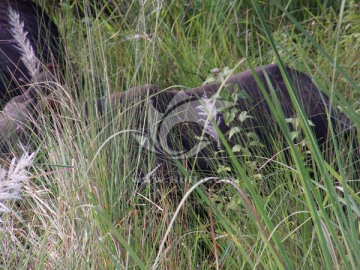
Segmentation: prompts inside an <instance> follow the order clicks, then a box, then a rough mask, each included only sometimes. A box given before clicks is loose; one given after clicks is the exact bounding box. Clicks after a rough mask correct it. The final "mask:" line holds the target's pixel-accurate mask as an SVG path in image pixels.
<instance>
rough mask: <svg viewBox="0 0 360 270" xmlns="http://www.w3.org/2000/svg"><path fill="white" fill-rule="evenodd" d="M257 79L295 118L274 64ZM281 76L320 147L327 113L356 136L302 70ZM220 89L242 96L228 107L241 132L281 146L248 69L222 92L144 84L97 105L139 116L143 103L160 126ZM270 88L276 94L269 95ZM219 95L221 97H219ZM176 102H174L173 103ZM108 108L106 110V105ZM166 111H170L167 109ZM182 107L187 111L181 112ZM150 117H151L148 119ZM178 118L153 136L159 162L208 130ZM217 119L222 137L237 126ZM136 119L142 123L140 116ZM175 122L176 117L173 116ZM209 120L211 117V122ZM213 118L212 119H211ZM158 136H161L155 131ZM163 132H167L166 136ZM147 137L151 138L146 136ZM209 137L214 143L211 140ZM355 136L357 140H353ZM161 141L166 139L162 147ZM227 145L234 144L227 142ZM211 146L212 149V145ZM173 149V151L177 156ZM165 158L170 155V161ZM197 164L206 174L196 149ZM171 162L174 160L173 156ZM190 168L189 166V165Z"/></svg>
mask: <svg viewBox="0 0 360 270" xmlns="http://www.w3.org/2000/svg"><path fill="white" fill-rule="evenodd" d="M255 72H256V75H257V76H258V77H259V79H260V82H261V84H262V85H263V86H264V88H265V91H266V92H267V93H268V94H269V95H270V96H271V99H272V100H274V98H277V99H278V100H279V102H280V105H281V108H282V110H283V112H284V115H285V117H286V118H295V117H296V110H295V108H294V106H293V103H292V101H291V98H290V95H289V90H288V88H287V86H286V83H285V80H284V77H283V75H282V73H281V71H280V68H279V67H278V65H276V64H272V65H267V66H263V67H259V68H256V69H255ZM286 72H287V73H288V74H289V76H290V80H291V83H292V85H293V86H294V88H295V93H296V95H297V97H298V99H299V101H300V104H301V106H302V108H303V110H304V112H305V114H306V116H307V118H308V120H310V121H311V123H312V125H313V127H312V129H313V132H314V135H315V137H316V138H317V140H318V143H319V144H320V145H322V144H324V143H325V142H326V141H327V140H328V139H329V138H330V137H329V134H330V132H329V120H328V119H329V118H328V114H329V113H331V115H330V119H331V121H332V124H333V127H335V129H336V130H341V134H342V135H344V136H350V133H351V132H354V133H355V132H356V131H355V130H354V128H351V123H350V121H349V119H348V118H347V117H346V116H345V115H344V114H342V113H340V112H339V111H337V110H336V109H334V108H333V109H331V110H330V106H331V105H330V101H329V99H328V98H327V97H326V96H325V95H324V94H322V93H321V92H320V91H319V90H318V89H317V87H316V86H315V85H314V83H313V82H312V81H311V79H310V77H309V76H308V75H306V74H304V73H302V72H299V71H297V70H294V69H292V68H289V67H287V68H286ZM219 89H220V93H221V92H223V91H228V92H229V93H230V94H233V93H235V94H236V93H237V94H239V95H240V96H241V95H243V96H244V94H245V97H240V98H238V99H237V100H236V102H235V103H234V104H233V105H232V107H233V108H236V109H237V110H238V112H244V111H246V112H247V113H248V114H249V115H250V116H251V118H249V119H248V120H246V121H244V123H242V124H243V125H244V129H243V130H252V131H254V133H256V134H257V136H258V137H259V138H260V141H261V143H263V144H265V145H266V146H267V148H268V149H271V148H272V147H273V144H274V142H275V143H278V144H279V147H278V150H279V148H281V147H282V146H284V147H285V145H280V144H284V142H285V140H284V138H283V137H282V138H278V140H276V138H275V140H274V137H273V136H272V135H274V134H275V135H276V134H279V132H276V131H275V130H276V129H278V127H279V126H278V124H277V121H276V120H275V117H274V115H273V114H272V112H271V110H270V107H269V105H268V103H267V101H266V100H265V99H264V95H263V93H262V91H261V89H260V87H259V85H258V83H257V81H256V79H255V77H254V74H253V73H252V72H251V71H250V70H248V71H245V72H243V73H240V74H238V75H235V76H232V77H230V78H229V79H228V80H227V81H226V83H225V86H224V87H223V88H221V84H220V83H210V84H207V85H204V86H200V87H196V88H193V89H188V90H185V91H180V92H179V89H168V90H160V89H159V88H158V87H157V86H155V85H149V86H144V87H138V88H132V89H129V90H128V91H126V92H122V93H119V94H115V95H113V96H111V97H110V98H109V97H104V98H101V99H99V101H98V109H99V111H100V113H101V114H103V113H104V110H105V108H108V107H113V105H114V103H118V104H125V103H126V104H127V106H131V105H134V104H140V106H139V107H140V108H141V109H139V111H138V113H139V114H143V113H145V110H143V108H142V107H143V106H144V102H145V103H147V106H150V107H151V108H152V111H155V110H156V111H157V112H158V113H159V114H160V115H161V117H162V118H164V119H159V121H158V122H157V123H158V125H159V128H160V126H161V125H162V124H163V123H164V122H169V121H171V120H168V119H169V118H167V119H165V118H166V117H167V116H168V115H169V114H171V112H169V111H174V110H176V107H181V110H182V111H184V110H186V111H187V112H186V113H188V114H196V113H199V112H198V111H197V110H196V108H199V106H201V102H203V100H204V97H206V98H210V97H212V96H214V95H215V94H217V93H218V91H219ZM272 90H273V91H274V93H276V96H275V95H274V94H271V92H272ZM220 96H221V95H220ZM174 100H175V102H174ZM196 100H198V101H199V102H200V103H199V102H198V103H196V105H195V110H194V106H192V105H190V104H192V103H193V102H195V101H196ZM107 101H110V103H111V104H112V106H109V104H108V102H107ZM186 102H187V103H188V104H189V106H187V107H186V106H184V103H186ZM170 107H171V108H170ZM184 108H187V109H184ZM150 117H152V118H154V116H153V115H152V116H150ZM181 117H184V120H183V122H182V121H178V120H175V122H176V125H175V124H174V125H172V124H171V123H170V124H169V123H168V126H169V127H172V128H173V130H174V132H173V134H172V136H167V137H164V136H161V134H160V136H159V135H157V139H156V140H157V142H155V143H157V144H158V145H159V144H160V145H165V146H169V148H170V150H167V149H162V150H164V151H163V153H162V154H161V150H160V151H159V153H160V154H159V155H160V158H161V159H164V158H165V159H168V158H170V159H171V158H174V157H173V156H171V155H172V154H171V153H173V152H174V150H178V149H176V148H177V147H178V146H179V145H181V148H182V153H185V152H186V151H191V150H192V149H193V148H194V147H195V146H196V144H197V143H199V141H197V142H196V141H194V140H193V137H194V136H196V137H199V136H201V135H205V136H206V135H208V134H206V133H207V132H206V131H205V132H204V125H199V122H197V123H196V120H195V121H194V119H196V117H195V118H194V117H193V118H192V119H193V121H191V122H192V123H189V122H186V119H185V118H186V117H185V113H182V114H181ZM215 118H216V119H217V120H216V121H217V125H218V128H219V130H220V131H221V132H222V133H223V134H225V135H226V134H227V132H228V131H229V130H230V129H231V128H232V127H233V126H235V125H236V124H239V123H233V124H229V125H227V124H226V123H225V122H226V121H225V119H224V114H223V113H222V112H217V115H216V116H215ZM139 119H144V118H143V117H142V116H140V117H139ZM172 119H175V118H172ZM210 120H211V119H210ZM213 120H214V119H213ZM149 128H150V129H151V128H153V127H150V126H149V127H147V132H148V133H151V132H153V131H151V130H149ZM157 133H161V132H159V130H158V132H157ZM166 134H170V132H169V133H166ZM149 137H151V134H149ZM208 137H212V138H210V139H214V137H215V136H208ZM355 137H356V136H355ZM163 140H167V142H166V143H165V144H164V143H162V142H163ZM229 142H230V144H235V143H236V141H233V142H231V141H229ZM212 146H214V148H216V143H215V142H214V143H213V144H212ZM178 152H179V151H177V152H176V153H178ZM169 153H170V155H168V154H169ZM169 156H170V157H169ZM195 156H196V161H195V162H193V160H192V161H191V162H192V163H193V164H196V167H195V168H196V169H200V170H204V171H206V170H210V171H211V169H210V155H209V151H208V149H201V150H200V151H199V152H197V153H196V155H195ZM175 158H178V156H176V157H175ZM193 168H194V167H193Z"/></svg>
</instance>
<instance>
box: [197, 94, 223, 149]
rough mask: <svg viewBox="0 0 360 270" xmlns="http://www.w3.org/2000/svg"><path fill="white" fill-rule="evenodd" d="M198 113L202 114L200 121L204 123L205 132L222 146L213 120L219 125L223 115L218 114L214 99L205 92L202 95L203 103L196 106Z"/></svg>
mask: <svg viewBox="0 0 360 270" xmlns="http://www.w3.org/2000/svg"><path fill="white" fill-rule="evenodd" d="M196 110H197V111H198V115H199V116H200V118H199V122H200V123H203V124H204V132H205V133H206V134H208V135H210V136H211V137H212V138H213V139H215V140H216V142H217V144H218V148H220V138H219V134H218V133H217V131H216V129H215V127H214V125H213V123H212V121H215V122H216V124H217V125H219V124H220V122H221V117H219V115H218V111H217V110H216V106H215V102H214V100H212V99H210V98H208V97H207V96H206V95H205V94H204V95H203V96H202V97H201V105H199V106H197V107H196Z"/></svg>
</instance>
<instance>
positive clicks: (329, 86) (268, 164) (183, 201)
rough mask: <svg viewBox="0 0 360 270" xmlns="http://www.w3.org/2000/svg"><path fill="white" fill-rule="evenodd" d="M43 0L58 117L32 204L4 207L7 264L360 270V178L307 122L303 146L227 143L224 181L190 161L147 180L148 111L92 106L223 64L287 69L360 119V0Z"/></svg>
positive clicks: (49, 126) (39, 164)
mask: <svg viewBox="0 0 360 270" xmlns="http://www.w3.org/2000/svg"><path fill="white" fill-rule="evenodd" d="M37 2H38V3H40V4H41V5H42V6H45V7H46V8H47V9H48V11H49V13H50V15H51V16H52V17H53V18H54V21H55V22H56V24H57V25H58V27H59V30H60V32H61V34H62V36H63V41H64V47H65V55H66V59H65V67H64V73H63V75H62V76H61V77H62V78H61V79H59V84H56V85H52V87H54V88H56V89H55V90H56V91H57V92H58V93H59V98H60V103H61V106H60V108H59V109H58V110H59V111H61V116H59V115H58V114H57V113H55V112H54V111H51V110H49V111H47V112H45V113H44V115H43V116H42V117H41V121H40V124H39V125H40V126H41V134H40V135H35V134H34V138H33V139H34V143H35V145H36V152H35V154H34V157H33V161H32V165H31V166H30V167H28V171H29V174H30V178H29V179H26V178H27V177H24V178H22V179H25V180H21V181H19V183H22V187H21V191H20V193H19V196H20V197H21V199H19V200H8V201H5V202H4V201H1V202H2V203H4V205H5V206H6V207H8V208H9V209H11V211H10V212H8V213H5V214H2V215H1V216H0V217H1V220H2V222H1V223H0V226H1V230H0V239H1V241H0V269H253V268H257V269H295V268H296V269H298V268H299V269H358V266H359V265H360V253H359V251H360V223H359V222H360V197H359V189H358V188H359V186H360V185H359V179H358V178H357V177H358V175H359V173H358V174H357V175H356V168H355V166H354V160H353V151H352V149H347V148H346V147H345V146H344V145H345V143H344V142H343V141H342V140H341V139H340V140H338V139H336V140H335V139H334V140H331V142H330V143H329V146H328V147H327V148H328V151H327V157H325V158H324V155H323V153H322V151H321V149H320V148H319V146H318V145H317V143H316V139H315V138H313V136H312V135H311V134H309V133H308V132H307V130H308V128H309V125H308V124H307V125H306V124H305V125H304V126H303V127H302V128H300V129H299V131H300V132H299V133H298V134H297V137H296V138H295V139H296V140H297V141H302V139H305V140H306V143H305V145H304V146H303V147H300V146H294V145H291V146H290V148H289V149H283V145H281V144H279V143H278V142H277V138H279V134H273V135H274V147H273V149H268V150H265V149H263V148H261V147H259V151H258V152H249V151H246V150H247V149H243V150H242V151H241V152H239V153H236V154H238V155H239V156H237V157H235V155H234V154H233V151H231V149H230V148H229V146H228V145H226V146H224V147H225V148H224V149H225V152H226V153H227V154H228V155H229V156H230V163H229V164H227V165H226V166H223V164H221V163H220V162H219V163H217V162H214V167H215V168H216V167H217V169H214V172H213V174H212V175H211V176H212V177H209V176H208V175H207V176H205V175H201V174H200V173H197V172H194V171H189V170H187V169H186V168H185V167H184V166H185V163H182V164H179V171H180V174H181V179H180V180H181V181H178V183H174V181H173V182H172V181H162V180H163V179H161V178H160V179H157V183H148V184H144V185H142V186H141V187H139V183H138V179H139V177H140V175H139V173H140V172H144V171H146V172H147V173H151V172H152V171H153V170H154V169H155V168H154V166H153V164H154V163H153V157H152V155H151V153H146V154H147V155H148V156H149V158H148V159H146V160H145V161H144V150H143V151H142V152H141V151H139V150H138V148H137V147H136V146H135V145H134V140H133V138H132V135H131V132H130V131H131V130H132V129H133V128H134V126H133V122H134V119H136V118H137V115H136V110H132V108H131V107H129V108H126V109H122V110H117V111H115V112H112V113H110V114H109V115H106V116H104V117H101V118H99V116H98V114H97V112H96V110H95V109H92V108H94V107H95V106H93V105H94V104H93V103H94V102H95V100H96V99H97V98H98V97H100V96H103V95H109V94H111V93H114V92H120V91H125V90H126V89H128V88H130V87H134V86H141V85H145V84H149V83H152V84H158V85H159V86H160V87H161V88H162V89H164V88H168V87H171V86H174V85H178V86H183V87H186V88H191V87H196V86H199V85H201V84H203V83H204V82H205V81H206V79H207V78H208V77H209V76H211V75H213V73H212V72H211V70H213V69H215V68H218V69H220V70H229V72H230V74H236V73H239V72H242V71H244V70H247V69H248V68H249V67H250V66H260V65H265V64H269V63H279V62H282V63H284V64H286V65H288V66H290V67H292V68H295V69H298V70H300V71H303V72H305V73H307V74H309V75H310V76H311V77H312V79H313V81H314V82H315V83H316V85H317V86H318V88H319V89H321V91H322V92H323V93H325V94H327V95H328V96H329V97H330V98H331V100H332V104H333V106H336V107H338V108H339V109H340V110H342V111H343V112H344V113H345V114H346V115H347V116H348V117H349V118H350V119H351V121H352V123H353V124H354V125H356V126H360V117H359V110H360V102H359V100H360V99H359V97H360V88H359V85H360V77H359V70H360V57H359V56H360V55H359V52H360V34H359V33H360V6H359V4H355V2H356V1H311V0H308V1H306V0H305V1H280V0H272V1H256V0H253V1H247V0H243V1H242V0H236V1H214V0H207V1H197V0H193V1H184V0H173V1H155V0H149V1H145V0H131V1H112V0H107V1H105V0H100V1H94V2H97V3H99V4H98V5H93V4H92V1H79V0H74V1H69V0H64V1H61V3H58V2H59V1H41V0H39V1H37ZM115 2H121V4H114V3H115ZM300 2H301V3H302V5H300ZM323 2H324V3H326V4H324V3H323ZM84 100H86V101H87V102H88V105H89V106H88V108H89V118H88V119H87V120H86V119H85V113H84ZM300 120H301V119H300ZM144 121H146V119H144ZM280 121H285V119H281V120H280ZM302 122H304V121H302ZM305 122H306V121H305ZM224 136H227V134H224ZM291 136H293V134H289V133H288V134H285V137H288V138H290V137H291ZM310 158H311V160H312V161H313V162H312V163H309V162H308V161H309V159H310ZM180 161H181V160H180ZM27 162H28V160H26V158H25V160H23V161H22V163H21V162H20V161H19V163H15V164H13V167H11V168H9V167H7V166H5V167H4V168H5V169H6V170H9V173H8V177H10V172H13V173H14V174H15V173H16V172H17V173H21V172H23V168H26V165H27V164H26V163H27ZM144 162H146V163H147V164H144ZM182 165H184V166H182ZM16 166H18V170H16V169H14V170H11V169H12V168H16ZM24 173H25V175H26V172H24ZM1 174H3V172H1ZM1 174H0V177H1V176H2V175H1ZM23 176H24V175H23V174H22V177H23ZM1 206H2V205H1V204H0V207H1ZM0 209H1V208H0ZM356 265H358V266H356Z"/></svg>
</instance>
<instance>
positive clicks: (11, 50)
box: [0, 0, 60, 105]
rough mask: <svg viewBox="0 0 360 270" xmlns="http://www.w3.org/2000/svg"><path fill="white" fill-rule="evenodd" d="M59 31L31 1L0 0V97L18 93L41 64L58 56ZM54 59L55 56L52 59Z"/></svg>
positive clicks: (3, 98) (9, 97)
mask: <svg viewBox="0 0 360 270" xmlns="http://www.w3.org/2000/svg"><path fill="white" fill-rule="evenodd" d="M59 44H60V40H59V33H58V30H57V27H56V26H55V24H54V23H53V22H52V21H51V19H50V18H49V17H48V15H47V14H46V13H44V11H43V10H42V9H41V8H40V7H39V6H37V5H35V4H34V3H32V2H31V1H26V0H0V63H1V64H0V100H1V104H2V105H3V104H5V103H6V102H7V101H9V100H10V99H11V98H12V97H14V96H17V95H20V94H22V93H23V92H24V91H23V89H22V87H21V86H23V85H26V84H28V83H30V82H31V81H33V79H34V78H33V77H34V74H35V75H37V73H39V70H41V69H42V67H44V66H46V65H49V64H56V63H53V60H54V59H60V58H59V55H58V54H59V50H60V46H59ZM55 62H56V60H55Z"/></svg>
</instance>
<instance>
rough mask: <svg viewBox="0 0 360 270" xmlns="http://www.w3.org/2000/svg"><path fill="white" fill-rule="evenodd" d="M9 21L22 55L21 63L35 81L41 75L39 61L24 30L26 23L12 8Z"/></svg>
mask: <svg viewBox="0 0 360 270" xmlns="http://www.w3.org/2000/svg"><path fill="white" fill-rule="evenodd" d="M9 21H10V25H11V34H12V36H13V38H14V40H15V42H16V44H17V46H16V48H17V49H18V50H19V52H20V53H21V61H22V62H23V63H24V65H25V67H26V68H27V70H28V71H29V74H30V76H31V78H32V80H35V78H36V76H37V75H38V74H39V60H38V58H37V57H36V55H35V52H34V48H33V47H32V45H31V42H30V39H29V38H28V37H27V34H28V32H27V31H25V30H24V22H23V21H21V20H20V15H19V13H18V12H16V11H15V10H13V9H12V8H11V7H9Z"/></svg>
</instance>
